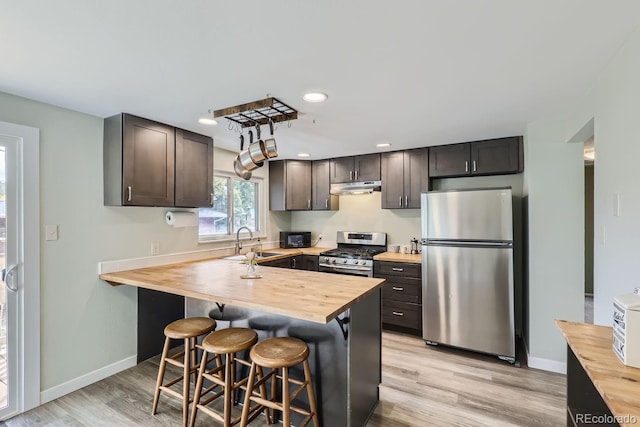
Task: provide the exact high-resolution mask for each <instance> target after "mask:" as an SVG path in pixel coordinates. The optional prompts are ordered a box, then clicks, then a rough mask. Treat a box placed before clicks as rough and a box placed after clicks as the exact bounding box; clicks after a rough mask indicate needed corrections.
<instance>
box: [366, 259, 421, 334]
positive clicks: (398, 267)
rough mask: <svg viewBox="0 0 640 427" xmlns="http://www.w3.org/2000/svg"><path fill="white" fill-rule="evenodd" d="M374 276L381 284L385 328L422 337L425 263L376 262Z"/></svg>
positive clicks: (374, 263) (383, 324)
mask: <svg viewBox="0 0 640 427" xmlns="http://www.w3.org/2000/svg"><path fill="white" fill-rule="evenodd" d="M373 275H374V277H379V278H382V279H385V280H386V282H385V283H384V284H383V285H382V327H383V328H384V329H390V330H400V331H402V332H406V333H410V334H414V335H419V336H422V266H421V265H420V264H414V263H404V262H391V261H374V262H373Z"/></svg>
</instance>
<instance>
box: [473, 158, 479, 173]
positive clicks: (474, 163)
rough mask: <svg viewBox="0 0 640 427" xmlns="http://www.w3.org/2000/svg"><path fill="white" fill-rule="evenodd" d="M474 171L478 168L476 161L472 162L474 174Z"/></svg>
mask: <svg viewBox="0 0 640 427" xmlns="http://www.w3.org/2000/svg"><path fill="white" fill-rule="evenodd" d="M476 170H478V168H477V167H476V161H475V160H474V161H473V171H474V172H475V171H476Z"/></svg>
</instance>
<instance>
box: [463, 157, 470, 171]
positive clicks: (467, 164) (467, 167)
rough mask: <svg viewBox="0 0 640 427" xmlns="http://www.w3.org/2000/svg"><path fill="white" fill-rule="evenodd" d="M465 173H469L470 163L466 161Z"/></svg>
mask: <svg viewBox="0 0 640 427" xmlns="http://www.w3.org/2000/svg"><path fill="white" fill-rule="evenodd" d="M464 171H465V172H469V161H467V160H465V161H464Z"/></svg>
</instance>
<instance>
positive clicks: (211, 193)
mask: <svg viewBox="0 0 640 427" xmlns="http://www.w3.org/2000/svg"><path fill="white" fill-rule="evenodd" d="M211 206H213V193H211Z"/></svg>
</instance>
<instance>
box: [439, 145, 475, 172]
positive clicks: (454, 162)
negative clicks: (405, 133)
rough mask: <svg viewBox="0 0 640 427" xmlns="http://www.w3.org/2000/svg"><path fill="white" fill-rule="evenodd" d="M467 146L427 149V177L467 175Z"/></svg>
mask: <svg viewBox="0 0 640 427" xmlns="http://www.w3.org/2000/svg"><path fill="white" fill-rule="evenodd" d="M470 156H471V146H470V145H469V144H452V145H442V146H439V147H431V148H430V149H429V175H430V176H431V178H437V177H445V176H463V175H469V174H470V173H471V172H470V171H471V169H470V168H469V159H470Z"/></svg>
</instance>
